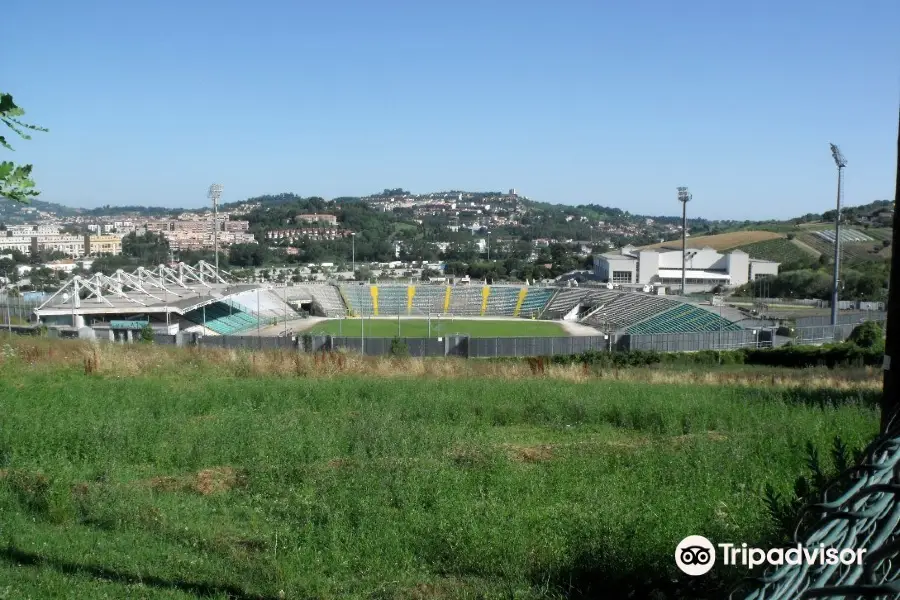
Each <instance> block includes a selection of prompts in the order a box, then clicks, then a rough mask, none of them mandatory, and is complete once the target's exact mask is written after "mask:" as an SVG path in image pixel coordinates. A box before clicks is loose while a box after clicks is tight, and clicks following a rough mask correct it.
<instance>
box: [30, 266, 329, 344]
mask: <svg viewBox="0 0 900 600" xmlns="http://www.w3.org/2000/svg"><path fill="white" fill-rule="evenodd" d="M278 292H280V290H279V291H278ZM278 292H276V291H275V290H273V289H272V288H271V287H267V286H262V285H257V284H246V283H236V282H233V281H231V278H230V276H229V275H228V274H227V273H226V272H224V271H219V272H216V270H215V268H214V267H212V266H211V265H209V264H208V263H205V262H202V261H201V262H200V263H199V264H197V265H196V266H193V267H192V266H189V265H186V264H183V263H179V264H177V265H176V266H174V267H169V266H166V265H159V266H158V267H156V268H155V269H146V268H143V267H140V268H138V269H136V270H135V271H133V272H130V273H128V272H125V271H122V270H119V271H117V272H116V273H114V274H113V275H112V276H106V275H103V274H102V273H95V274H94V275H92V276H91V277H87V278H85V277H81V276H75V277H72V278H71V279H69V280H68V281H67V282H66V283H65V284H64V285H63V286H62V287H61V288H60V289H59V290H57V291H56V292H55V293H54V294H53V295H51V296H50V297H49V298H48V299H47V300H46V301H44V302H43V303H42V304H41V305H40V306H38V307H37V308H36V309H35V310H34V314H35V317H36V319H37V322H39V323H42V324H44V325H48V326H63V327H76V328H81V327H85V326H87V327H91V328H99V329H104V328H113V329H115V328H117V324H123V325H122V326H121V328H126V329H127V328H132V329H133V328H140V327H142V326H144V325H148V324H149V325H150V326H151V327H152V328H153V329H154V330H155V331H158V332H162V333H169V334H172V333H177V332H178V331H187V332H197V333H203V334H205V335H238V334H242V333H244V332H247V331H250V330H259V329H261V328H262V327H268V326H270V325H272V324H275V323H277V322H279V320H281V319H285V318H293V317H297V316H298V315H297V311H295V310H294V309H293V308H292V307H291V305H290V303H289V302H286V301H285V298H283V295H282V294H279V293H278ZM330 293H331V294H334V295H336V293H334V292H333V291H331V290H330ZM319 296H320V297H323V298H325V299H331V298H329V294H328V293H324V294H320V295H319ZM139 326H140V327H139Z"/></svg>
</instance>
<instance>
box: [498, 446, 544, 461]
mask: <svg viewBox="0 0 900 600" xmlns="http://www.w3.org/2000/svg"><path fill="white" fill-rule="evenodd" d="M502 447H503V448H504V449H505V450H506V451H507V453H508V454H509V456H510V458H511V459H512V460H514V461H516V462H522V463H539V462H546V461H548V460H550V459H551V458H553V446H552V445H551V444H538V445H534V446H520V445H517V444H503V446H502Z"/></svg>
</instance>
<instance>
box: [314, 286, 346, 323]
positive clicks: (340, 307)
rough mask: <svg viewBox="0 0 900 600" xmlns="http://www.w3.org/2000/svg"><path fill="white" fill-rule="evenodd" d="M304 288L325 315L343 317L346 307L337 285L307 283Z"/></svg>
mask: <svg viewBox="0 0 900 600" xmlns="http://www.w3.org/2000/svg"><path fill="white" fill-rule="evenodd" d="M306 290H307V291H308V292H309V295H310V296H311V297H312V300H313V302H315V303H316V304H318V305H319V307H320V308H321V309H322V311H323V312H324V313H325V316H326V317H343V316H345V315H346V314H347V307H346V306H345V305H344V301H343V300H342V299H341V293H340V291H338V288H337V287H335V286H333V285H328V284H320V285H309V286H306Z"/></svg>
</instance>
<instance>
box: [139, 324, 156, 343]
mask: <svg viewBox="0 0 900 600" xmlns="http://www.w3.org/2000/svg"><path fill="white" fill-rule="evenodd" d="M153 338H154V333H153V327H151V326H150V323H147V324H146V325H144V326H143V327H142V328H141V342H143V343H145V344H152V343H153Z"/></svg>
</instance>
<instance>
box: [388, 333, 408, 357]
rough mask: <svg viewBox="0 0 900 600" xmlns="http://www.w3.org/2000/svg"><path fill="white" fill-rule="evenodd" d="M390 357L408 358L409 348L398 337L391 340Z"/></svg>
mask: <svg viewBox="0 0 900 600" xmlns="http://www.w3.org/2000/svg"><path fill="white" fill-rule="evenodd" d="M391 356H409V347H408V346H407V345H406V342H404V341H403V340H401V339H400V338H398V337H395V338H394V339H393V340H391Z"/></svg>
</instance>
